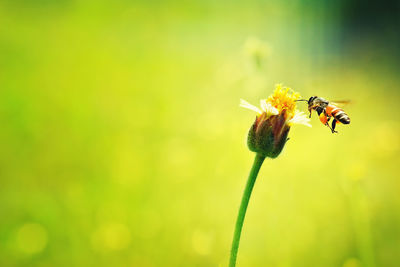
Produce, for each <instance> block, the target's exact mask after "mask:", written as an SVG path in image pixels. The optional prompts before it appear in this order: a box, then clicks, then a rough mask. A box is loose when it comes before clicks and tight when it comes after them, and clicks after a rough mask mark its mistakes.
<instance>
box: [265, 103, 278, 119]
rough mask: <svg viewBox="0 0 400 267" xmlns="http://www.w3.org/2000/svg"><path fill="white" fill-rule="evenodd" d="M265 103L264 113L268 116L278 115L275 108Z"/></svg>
mask: <svg viewBox="0 0 400 267" xmlns="http://www.w3.org/2000/svg"><path fill="white" fill-rule="evenodd" d="M265 103H266V104H265V113H267V115H268V116H271V115H278V114H279V110H278V109H277V108H275V107H273V106H272V105H271V104H270V103H267V102H265Z"/></svg>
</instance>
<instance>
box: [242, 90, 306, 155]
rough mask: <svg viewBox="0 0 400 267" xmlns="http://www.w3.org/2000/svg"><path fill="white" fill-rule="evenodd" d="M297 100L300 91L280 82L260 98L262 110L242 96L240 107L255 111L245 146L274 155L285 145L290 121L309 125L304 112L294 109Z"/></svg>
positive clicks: (290, 124)
mask: <svg viewBox="0 0 400 267" xmlns="http://www.w3.org/2000/svg"><path fill="white" fill-rule="evenodd" d="M298 99H300V94H299V93H297V92H294V91H293V90H291V89H290V88H287V87H282V85H280V84H279V85H277V86H276V89H275V91H274V93H273V94H272V95H271V96H269V97H268V98H267V99H262V100H261V101H260V106H261V109H260V108H258V107H256V106H253V105H251V104H250V103H248V102H246V101H245V100H243V99H241V100H240V106H241V107H244V108H247V109H250V110H253V111H255V112H257V113H258V114H257V117H256V120H255V122H254V123H253V125H252V126H251V128H250V131H249V134H248V138H247V145H248V147H249V149H250V150H251V151H253V152H256V153H260V154H261V155H263V156H265V157H270V158H276V157H277V156H279V154H280V153H281V151H282V149H283V147H284V146H285V144H286V141H287V140H288V138H287V136H288V134H289V130H290V127H291V126H292V125H293V124H303V125H306V126H309V127H311V125H310V124H309V121H310V119H309V118H308V117H307V116H306V114H304V112H300V111H299V110H297V109H296V100H298Z"/></svg>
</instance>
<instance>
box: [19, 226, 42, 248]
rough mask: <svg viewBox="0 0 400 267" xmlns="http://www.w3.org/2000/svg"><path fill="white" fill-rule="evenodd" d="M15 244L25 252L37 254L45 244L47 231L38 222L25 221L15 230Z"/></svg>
mask: <svg viewBox="0 0 400 267" xmlns="http://www.w3.org/2000/svg"><path fill="white" fill-rule="evenodd" d="M16 241H17V246H18V248H19V250H20V251H22V252H24V253H26V254H37V253H40V252H42V251H43V250H44V248H45V247H46V245H47V231H46V229H45V228H44V227H43V226H41V225H40V224H36V223H26V224H24V225H23V226H21V228H19V230H18V232H17V239H16Z"/></svg>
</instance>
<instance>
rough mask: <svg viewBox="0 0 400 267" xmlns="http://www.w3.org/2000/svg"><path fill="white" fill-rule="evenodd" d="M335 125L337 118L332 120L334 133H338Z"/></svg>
mask: <svg viewBox="0 0 400 267" xmlns="http://www.w3.org/2000/svg"><path fill="white" fill-rule="evenodd" d="M335 127H336V120H335V119H333V121H332V129H331V130H332V133H337V131H335Z"/></svg>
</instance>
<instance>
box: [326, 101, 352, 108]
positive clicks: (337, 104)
mask: <svg viewBox="0 0 400 267" xmlns="http://www.w3.org/2000/svg"><path fill="white" fill-rule="evenodd" d="M330 102H331V103H332V104H333V105H335V106H339V107H343V106H346V105H348V104H350V103H353V101H351V100H338V101H330Z"/></svg>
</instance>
